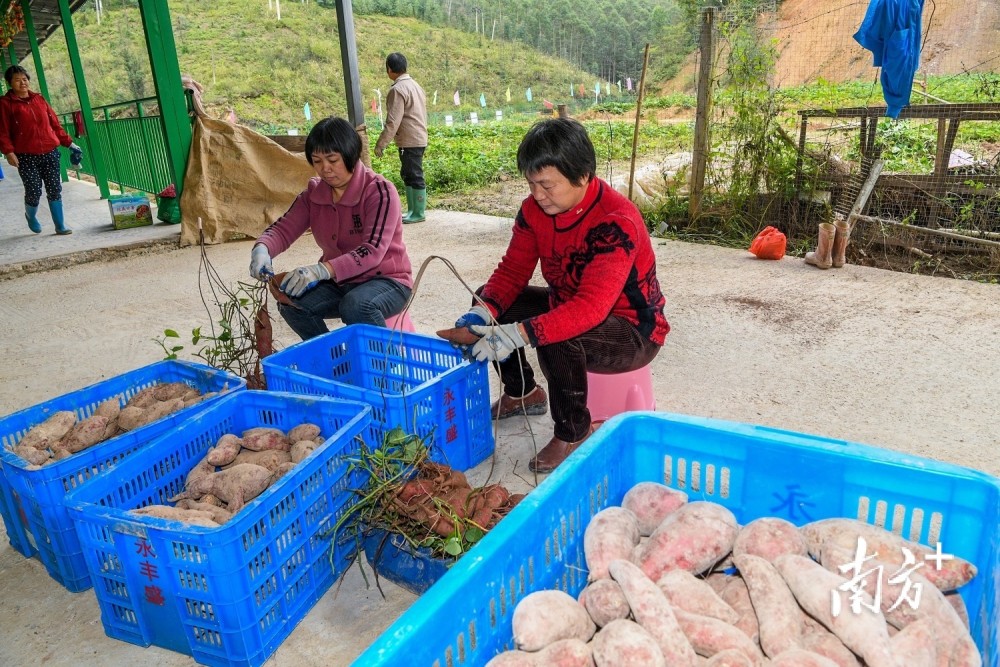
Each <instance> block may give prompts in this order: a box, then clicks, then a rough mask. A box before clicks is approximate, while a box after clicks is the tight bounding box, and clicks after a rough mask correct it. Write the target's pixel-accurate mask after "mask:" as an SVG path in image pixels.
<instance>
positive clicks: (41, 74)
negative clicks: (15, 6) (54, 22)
mask: <svg viewBox="0 0 1000 667" xmlns="http://www.w3.org/2000/svg"><path fill="white" fill-rule="evenodd" d="M21 7H22V8H23V9H24V30H25V32H27V33H28V44H30V45H31V59H32V60H33V61H34V63H35V79H37V80H38V91H39V92H40V93H41V94H42V97H44V98H45V99H46V100H48V102H49V103H50V104H51V102H52V100H51V99H49V85H48V83H46V81H45V68H44V67H42V55H41V53H39V51H38V34H37V33H36V32H35V19H34V17H33V16H32V15H31V5H30V4H28V3H27V2H22V3H21Z"/></svg>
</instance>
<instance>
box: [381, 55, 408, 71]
mask: <svg viewBox="0 0 1000 667" xmlns="http://www.w3.org/2000/svg"><path fill="white" fill-rule="evenodd" d="M385 68H386V69H387V70H389V71H390V72H392V73H393V74H406V56H404V55H403V54H402V53H390V54H389V57H388V58H386V59H385Z"/></svg>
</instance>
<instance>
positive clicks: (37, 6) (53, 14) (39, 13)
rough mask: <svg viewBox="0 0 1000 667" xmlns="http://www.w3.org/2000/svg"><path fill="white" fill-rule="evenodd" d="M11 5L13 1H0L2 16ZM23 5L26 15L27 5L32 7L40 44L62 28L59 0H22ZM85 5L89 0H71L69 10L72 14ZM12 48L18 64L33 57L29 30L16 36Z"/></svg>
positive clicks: (36, 34)
mask: <svg viewBox="0 0 1000 667" xmlns="http://www.w3.org/2000/svg"><path fill="white" fill-rule="evenodd" d="M11 3H12V0H0V15H2V14H5V13H6V12H7V8H8V7H9V6H10V5H11ZM21 3H22V7H24V9H25V14H27V12H28V8H27V7H26V5H30V6H31V18H32V19H33V20H34V22H35V36H36V37H37V38H38V43H39V44H42V43H43V42H44V41H45V40H46V39H48V38H49V36H50V35H51V34H52V33H54V32H55V31H56V30H58V29H59V28H61V27H62V16H61V15H60V14H59V0H30V2H29V0H21ZM85 4H87V0H69V10H70V12H71V13H72V12H75V11H77V10H79V9H80V8H81V7H83V5H85ZM11 46H12V47H13V48H14V54H15V56H16V57H17V60H18V62H20V61H22V60H24V59H25V58H30V57H31V45H30V44H29V43H28V32H27V30H22V31H21V32H19V33H17V34H16V35H14V41H13V42H11ZM4 51H7V49H4ZM8 53H9V51H8Z"/></svg>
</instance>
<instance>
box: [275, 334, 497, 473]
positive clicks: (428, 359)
mask: <svg viewBox="0 0 1000 667" xmlns="http://www.w3.org/2000/svg"><path fill="white" fill-rule="evenodd" d="M261 366H262V369H263V371H264V378H265V379H266V380H267V386H268V388H269V389H273V390H276V391H290V392H295V393H299V394H318V395H327V396H337V397H340V398H346V399H350V400H355V401H362V402H364V403H368V404H369V405H371V406H372V410H373V412H372V427H371V429H370V432H369V434H368V436H367V437H366V440H367V442H368V445H369V446H371V447H377V446H379V445H380V444H381V443H382V439H383V435H384V434H385V432H386V431H387V430H391V429H393V428H396V427H400V428H403V429H404V430H405V431H406V432H407V433H413V434H416V435H418V436H420V437H421V438H424V439H425V441H426V442H427V445H428V447H429V449H430V458H431V459H432V460H434V461H436V462H438V463H444V464H447V465H449V466H451V467H452V468H455V469H456V470H467V469H468V468H472V467H473V466H475V465H476V464H477V463H479V462H480V461H483V460H484V459H486V457H488V456H489V455H490V454H492V453H493V430H492V422H491V421H490V387H489V376H488V375H487V373H488V367H487V365H486V364H479V363H476V364H472V363H469V362H468V361H466V360H465V359H464V358H463V357H462V355H461V354H460V353H459V352H458V351H457V350H455V349H454V348H453V347H452V346H451V343H449V342H448V341H445V340H442V339H440V338H436V337H434V336H426V335H423V334H417V333H410V332H405V331H403V332H400V331H392V330H390V329H384V328H382V327H376V326H370V325H366V324H352V325H349V326H345V327H342V328H340V329H336V330H334V331H331V332H330V333H326V334H323V335H322V336H317V337H316V338H312V339H309V340H307V341H303V342H301V343H297V344H296V345H292V346H291V347H288V348H285V349H284V350H282V351H280V352H277V353H275V354H272V355H271V356H269V357H266V358H265V359H263V360H262V362H261Z"/></svg>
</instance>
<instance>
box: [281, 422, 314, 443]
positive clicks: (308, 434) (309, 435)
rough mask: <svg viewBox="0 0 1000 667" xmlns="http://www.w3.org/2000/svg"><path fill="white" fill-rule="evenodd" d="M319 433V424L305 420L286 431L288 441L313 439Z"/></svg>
mask: <svg viewBox="0 0 1000 667" xmlns="http://www.w3.org/2000/svg"><path fill="white" fill-rule="evenodd" d="M319 433H320V428H319V426H317V425H316V424H310V423H308V422H306V423H305V424H299V425H298V426H296V427H295V428H293V429H291V430H290V431H288V441H289V442H298V441H299V440H315V439H316V438H317V437H319Z"/></svg>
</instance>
